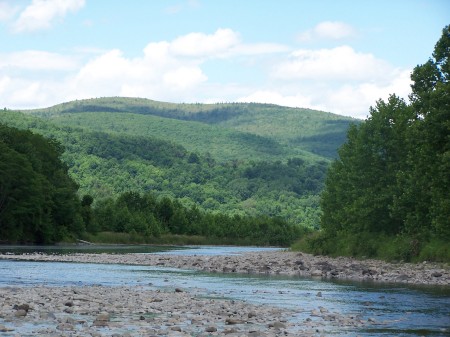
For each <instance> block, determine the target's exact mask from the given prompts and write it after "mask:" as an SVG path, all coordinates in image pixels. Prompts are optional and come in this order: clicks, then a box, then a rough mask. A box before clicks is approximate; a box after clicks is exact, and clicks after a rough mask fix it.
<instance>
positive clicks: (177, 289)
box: [175, 288, 183, 293]
mask: <svg viewBox="0 0 450 337" xmlns="http://www.w3.org/2000/svg"><path fill="white" fill-rule="evenodd" d="M175 292H176V293H182V292H183V289H180V288H175Z"/></svg>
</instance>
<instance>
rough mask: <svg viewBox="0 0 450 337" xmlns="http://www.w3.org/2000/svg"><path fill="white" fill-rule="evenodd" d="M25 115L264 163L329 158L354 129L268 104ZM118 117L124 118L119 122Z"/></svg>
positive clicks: (64, 107)
mask: <svg viewBox="0 0 450 337" xmlns="http://www.w3.org/2000/svg"><path fill="white" fill-rule="evenodd" d="M27 113H31V114H33V115H36V116H40V117H45V118H52V119H54V120H55V121H56V122H57V123H59V124H61V125H71V126H88V127H91V128H93V129H96V130H98V129H99V128H101V129H102V130H108V131H116V132H119V133H122V132H125V133H130V134H133V135H136V134H139V135H144V136H147V135H154V136H156V137H162V138H165V139H171V140H173V141H175V142H177V143H182V144H185V146H186V147H187V148H189V149H190V150H192V151H197V152H202V153H204V152H205V150H206V151H207V152H208V150H207V148H208V147H205V144H209V147H210V148H211V151H209V152H210V153H211V154H212V153H216V155H217V156H218V158H220V157H221V156H223V157H224V159H230V158H232V157H233V159H235V158H239V157H243V158H249V155H250V157H251V158H252V159H258V157H259V156H261V157H264V156H265V153H268V156H267V157H270V156H274V157H278V158H276V159H285V158H287V157H289V156H293V155H294V156H295V155H301V156H307V155H308V154H307V153H306V152H309V153H311V154H317V155H319V156H322V157H325V158H334V157H335V156H336V149H337V148H338V146H339V145H340V144H342V143H343V142H344V140H345V135H346V130H347V128H348V125H349V124H350V123H359V120H356V119H352V118H348V117H343V116H339V115H334V114H331V113H327V112H322V111H315V110H310V109H299V108H287V107H281V106H277V105H272V104H256V103H222V104H174V103H165V102H157V101H152V100H148V99H143V98H123V97H113V98H96V99H86V100H79V101H72V102H68V103H63V104H59V105H55V106H53V107H50V108H47V109H37V110H29V111H27ZM106 113H108V114H106ZM124 113H127V114H129V115H128V116H127V117H126V118H123V114H124ZM118 115H119V116H120V117H118ZM142 115H144V116H145V118H144V116H142ZM150 116H154V117H153V118H151V117H150ZM156 117H160V118H156ZM97 119H99V120H97ZM96 120H97V121H96ZM100 120H101V121H100ZM192 122H196V123H192ZM103 123H108V125H103ZM236 144H237V148H236V149H233V150H231V151H229V152H228V151H225V153H223V151H224V149H225V148H226V147H228V146H231V147H233V146H236ZM248 148H250V149H252V150H251V151H256V152H257V153H258V154H256V155H252V153H251V152H247V151H246V150H247V149H248ZM219 152H220V153H219ZM316 159H317V158H316Z"/></svg>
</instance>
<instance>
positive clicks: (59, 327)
mask: <svg viewBox="0 0 450 337" xmlns="http://www.w3.org/2000/svg"><path fill="white" fill-rule="evenodd" d="M56 329H57V330H61V331H74V330H75V327H74V326H73V325H72V324H70V323H59V324H58V325H57V326H56Z"/></svg>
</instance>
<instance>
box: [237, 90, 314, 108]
mask: <svg viewBox="0 0 450 337" xmlns="http://www.w3.org/2000/svg"><path fill="white" fill-rule="evenodd" d="M236 101H237V102H245V103H253V102H257V103H271V104H278V105H283V106H289V107H294V108H298V107H312V105H313V104H312V102H311V98H310V97H307V96H303V95H301V94H296V95H283V94H282V93H280V92H278V91H276V90H259V91H255V92H253V93H251V94H250V95H247V96H245V97H240V98H238V99H237V100H236Z"/></svg>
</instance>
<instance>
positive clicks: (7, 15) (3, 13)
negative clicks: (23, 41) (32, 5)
mask: <svg viewBox="0 0 450 337" xmlns="http://www.w3.org/2000/svg"><path fill="white" fill-rule="evenodd" d="M19 10H20V8H19V7H18V6H11V4H10V3H8V2H6V1H0V22H7V21H9V20H11V19H12V18H13V17H14V16H15V15H16V14H17V12H18V11H19Z"/></svg>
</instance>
